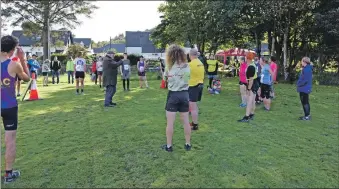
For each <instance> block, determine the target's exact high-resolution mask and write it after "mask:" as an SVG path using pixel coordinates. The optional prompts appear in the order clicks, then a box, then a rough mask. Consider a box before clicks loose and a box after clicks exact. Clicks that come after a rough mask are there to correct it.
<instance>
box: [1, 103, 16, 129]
mask: <svg viewBox="0 0 339 189" xmlns="http://www.w3.org/2000/svg"><path fill="white" fill-rule="evenodd" d="M1 117H2V122H3V123H4V128H5V131H16V130H17V128H18V107H17V106H16V107H13V108H6V109H2V108H1Z"/></svg>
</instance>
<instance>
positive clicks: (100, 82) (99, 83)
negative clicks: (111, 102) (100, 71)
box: [98, 75, 101, 88]
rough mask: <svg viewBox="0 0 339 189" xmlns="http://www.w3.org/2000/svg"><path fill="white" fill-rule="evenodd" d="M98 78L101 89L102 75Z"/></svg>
mask: <svg viewBox="0 0 339 189" xmlns="http://www.w3.org/2000/svg"><path fill="white" fill-rule="evenodd" d="M98 77H99V86H100V88H101V75H99V76H98Z"/></svg>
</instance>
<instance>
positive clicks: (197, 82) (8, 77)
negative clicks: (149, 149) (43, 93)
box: [0, 36, 312, 183]
mask: <svg viewBox="0 0 339 189" xmlns="http://www.w3.org/2000/svg"><path fill="white" fill-rule="evenodd" d="M18 43H19V42H18V39H17V38H15V37H13V36H3V37H2V38H1V54H0V61H1V117H2V120H3V125H4V129H5V146H6V152H5V166H4V168H5V176H4V183H11V182H13V181H14V180H15V179H17V178H18V177H19V176H20V171H18V170H13V163H14V161H15V156H16V131H17V128H18V102H17V99H16V94H15V85H16V80H17V78H19V79H21V80H24V81H26V82H27V81H29V80H30V75H31V74H32V73H34V69H32V67H30V69H29V68H28V66H27V60H26V59H25V53H24V52H23V50H22V49H21V48H20V47H18ZM13 56H15V57H17V59H12V58H11V57H13ZM198 57H199V52H198V51H197V50H196V49H191V50H190V52H189V58H190V62H188V60H187V56H186V54H185V51H184V49H183V48H181V47H180V46H179V45H175V44H174V45H171V46H169V47H168V48H167V49H166V61H165V66H164V69H163V79H164V80H165V81H166V82H167V83H168V95H167V100H166V106H165V110H166V119H167V127H166V137H167V143H166V144H165V145H164V146H163V149H164V150H166V151H168V152H172V151H173V142H172V137H173V128H174V122H175V119H176V113H177V112H179V113H180V114H179V115H180V120H181V121H182V123H183V125H184V133H185V144H184V149H186V150H187V151H188V150H191V148H192V145H191V130H198V129H199V120H198V115H199V106H198V104H197V102H199V101H201V97H202V94H203V93H202V91H203V83H204V78H205V66H204V64H203V63H202V62H201V61H200V60H199V58H198ZM253 59H254V55H253V54H247V55H246V57H245V59H244V62H245V63H246V65H245V64H243V65H242V68H241V69H242V71H241V75H240V77H241V79H240V80H241V82H240V85H241V88H243V86H245V90H246V97H243V99H244V101H243V103H246V115H245V117H244V118H243V119H242V120H240V121H241V122H248V120H250V119H253V117H254V110H255V97H256V95H257V94H258V93H257V92H258V89H259V88H261V97H262V98H264V99H265V100H266V101H265V108H266V109H269V101H267V100H268V99H269V98H270V90H271V87H270V85H271V84H272V81H273V80H272V76H273V77H274V76H275V74H276V72H275V71H272V69H271V68H270V66H269V64H268V59H267V58H265V57H260V66H261V74H260V75H261V77H260V81H259V80H258V71H257V66H256V64H255V63H254V61H253ZM33 60H35V59H34V58H33ZM271 60H274V59H273V58H271ZM98 61H102V76H103V78H102V79H103V83H102V85H103V87H105V88H106V95H105V102H104V106H105V107H114V106H116V103H114V102H113V101H112V98H113V96H114V93H115V92H116V84H117V76H118V69H119V67H120V66H121V67H120V72H121V76H122V79H123V81H124V80H125V81H127V88H124V89H125V90H129V77H130V72H131V69H130V62H129V60H128V59H127V54H124V59H122V60H115V59H114V52H112V51H109V52H107V54H106V56H105V57H101V58H100V59H99V60H98ZM31 62H32V61H31ZM33 62H34V61H33ZM45 63H46V64H48V61H45ZM72 64H73V67H74V71H75V78H76V93H77V94H80V93H83V91H84V90H83V89H84V78H85V70H86V61H85V59H84V58H83V57H82V54H79V55H78V57H77V58H75V60H74V61H71V62H70V66H69V67H72ZM28 65H35V63H33V64H32V63H29V64H28ZM54 66H55V65H52V66H51V67H52V68H53V67H54ZM146 66H147V64H146V62H145V61H144V59H143V57H141V58H140V61H139V62H138V65H137V67H138V75H139V76H140V80H142V81H143V82H145V85H146V87H148V84H147V81H146V74H145V68H146ZM209 66H210V65H209ZM302 66H303V69H302V72H301V75H300V77H299V80H298V82H297V87H298V92H299V93H300V100H301V102H302V105H303V109H304V113H305V115H304V116H302V117H300V120H310V105H309V93H310V92H311V91H312V66H311V65H310V59H309V58H308V57H304V58H303V59H302ZM33 67H34V66H33ZM37 67H38V66H36V67H34V68H37ZM99 67H100V66H99ZM58 68H59V67H58V66H55V69H58ZM214 69H215V68H213V70H210V71H214ZM96 71H98V69H96ZM210 71H208V72H207V73H211V72H210ZM99 72H100V69H99ZM213 73H214V72H213ZM72 74H73V73H70V74H69V75H72ZM99 74H100V73H99ZM211 77H214V76H213V74H212V76H210V77H209V78H211ZM72 82H73V80H72ZM79 83H80V84H81V86H80V87H79ZM123 83H124V82H123ZM260 83H261V85H260ZM123 85H125V84H123ZM140 87H142V84H141V83H140ZM79 88H80V89H81V90H80V91H79ZM190 118H191V120H192V121H191V122H190Z"/></svg>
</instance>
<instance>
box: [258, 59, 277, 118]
mask: <svg viewBox="0 0 339 189" xmlns="http://www.w3.org/2000/svg"><path fill="white" fill-rule="evenodd" d="M260 64H261V67H262V69H261V77H260V78H261V80H260V83H261V87H260V88H261V98H262V99H263V101H264V109H265V110H266V111H269V110H270V109H271V94H270V92H271V85H272V76H273V74H274V73H273V72H272V70H271V68H270V65H269V64H268V58H266V57H261V59H260Z"/></svg>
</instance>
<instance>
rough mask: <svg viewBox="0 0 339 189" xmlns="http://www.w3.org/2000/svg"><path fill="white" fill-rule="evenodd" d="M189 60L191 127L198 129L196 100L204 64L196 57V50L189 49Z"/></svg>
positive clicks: (201, 81)
mask: <svg viewBox="0 0 339 189" xmlns="http://www.w3.org/2000/svg"><path fill="white" fill-rule="evenodd" d="M189 57H190V59H191V62H190V63H189V67H190V70H191V73H190V80H189V88H188V94H189V107H190V112H191V116H192V123H191V126H192V129H193V130H198V128H199V126H198V115H199V108H198V105H197V102H199V101H201V97H202V90H203V83H204V72H205V69H204V64H203V63H202V62H201V61H200V60H199V59H198V50H196V49H191V50H190V53H189Z"/></svg>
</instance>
